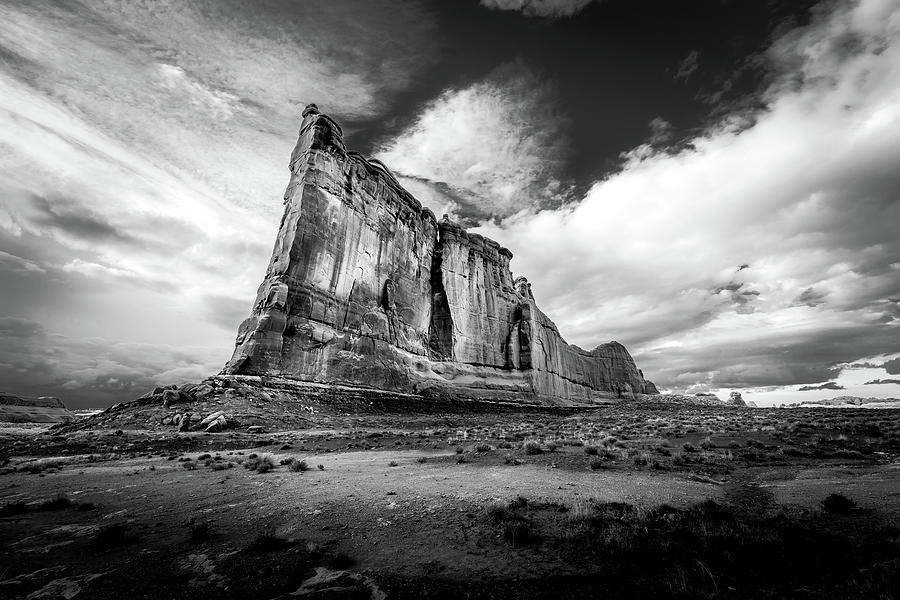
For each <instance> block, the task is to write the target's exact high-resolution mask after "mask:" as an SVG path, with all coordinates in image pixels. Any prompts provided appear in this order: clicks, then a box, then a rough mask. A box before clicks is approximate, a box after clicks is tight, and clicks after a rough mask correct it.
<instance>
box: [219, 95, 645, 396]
mask: <svg viewBox="0 0 900 600" xmlns="http://www.w3.org/2000/svg"><path fill="white" fill-rule="evenodd" d="M290 171H291V179H290V183H289V184H288V187H287V191H286V192H285V195H284V202H285V211H284V216H283V218H282V220H281V226H280V229H279V232H278V238H277V240H276V242H275V249H274V251H273V252H272V259H271V261H270V263H269V267H268V269H267V271H266V277H265V279H264V281H263V283H262V285H260V287H259V291H258V293H257V297H256V302H255V304H254V306H253V310H252V314H251V315H250V317H249V318H248V319H246V320H245V321H244V322H243V323H242V324H241V326H240V329H239V332H238V336H237V340H236V348H235V351H234V355H233V357H232V359H231V360H230V361H229V362H228V364H227V365H226V367H225V369H224V373H225V374H232V375H260V376H268V377H271V376H277V377H284V378H290V379H296V380H302V381H312V382H321V383H332V384H343V385H352V386H361V387H369V388H377V389H385V390H392V391H399V392H408V393H423V392H431V393H449V394H453V395H455V396H457V397H463V398H464V397H478V398H486V397H493V398H498V399H511V400H518V401H528V400H532V401H557V402H558V401H566V400H572V401H590V400H595V399H600V398H609V397H632V396H633V395H634V394H642V393H656V388H655V387H654V386H653V384H652V383H650V382H648V381H646V380H645V379H644V377H643V374H642V373H641V372H640V371H639V370H638V369H637V367H636V366H635V364H634V360H632V358H631V356H630V355H629V354H628V351H627V350H626V349H625V347H624V346H622V345H621V344H619V343H617V342H611V343H609V344H603V345H602V346H598V347H597V348H595V349H594V350H592V351H590V352H588V351H585V350H582V349H580V348H578V347H576V346H572V345H569V344H566V342H565V341H564V340H563V339H562V337H561V336H560V334H559V331H558V330H557V328H556V326H555V325H554V324H553V322H552V321H551V320H550V319H549V318H548V317H547V316H546V315H545V314H544V313H542V312H541V311H540V309H538V307H537V306H536V304H535V301H534V296H533V295H532V293H531V285H530V284H529V283H528V281H527V280H526V279H525V278H524V277H519V278H517V279H515V280H514V279H513V277H512V273H511V272H510V267H509V263H510V259H511V258H512V253H511V252H510V251H509V250H507V249H506V248H502V247H501V246H500V245H499V244H498V243H496V242H495V241H493V240H490V239H487V238H485V237H483V236H480V235H478V234H475V233H468V232H466V231H465V230H464V229H463V228H462V227H460V226H459V225H457V224H455V223H452V222H451V221H449V220H448V219H447V218H446V216H445V217H444V218H443V219H442V220H440V221H438V220H437V219H436V218H435V216H434V214H433V213H432V212H431V211H430V210H428V209H427V208H423V207H422V205H421V204H420V203H419V202H418V201H417V200H416V199H415V198H414V197H413V196H411V195H410V194H409V192H407V191H406V190H405V189H403V187H401V186H400V184H399V183H398V182H397V180H396V178H394V176H393V175H392V174H391V172H390V171H389V170H388V169H387V168H386V167H385V166H384V165H383V164H381V163H380V162H379V161H377V160H367V159H365V158H363V157H362V156H360V155H359V154H356V153H354V152H351V151H348V150H347V149H346V148H345V147H344V141H343V135H342V131H341V128H340V126H339V125H338V124H337V123H336V122H335V121H334V120H332V119H331V118H329V117H327V116H326V115H323V114H321V113H320V112H319V111H318V109H317V108H316V106H315V105H309V106H308V107H306V109H305V110H304V111H303V123H302V125H301V127H300V136H299V140H298V142H297V145H296V147H295V148H294V151H293V153H292V154H291V161H290Z"/></svg>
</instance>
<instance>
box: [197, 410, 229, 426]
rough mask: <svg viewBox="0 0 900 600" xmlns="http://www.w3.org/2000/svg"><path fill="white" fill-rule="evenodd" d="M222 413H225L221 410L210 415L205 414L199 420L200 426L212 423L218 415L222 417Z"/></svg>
mask: <svg viewBox="0 0 900 600" xmlns="http://www.w3.org/2000/svg"><path fill="white" fill-rule="evenodd" d="M224 415H225V413H224V412H223V411H221V410H220V411H217V412H214V413H212V414H211V415H209V416H207V417H206V418H205V419H203V420H202V421H200V426H201V427H202V426H204V425H209V424H210V423H212V422H213V421H215V420H217V419H218V418H219V417H222V416H224Z"/></svg>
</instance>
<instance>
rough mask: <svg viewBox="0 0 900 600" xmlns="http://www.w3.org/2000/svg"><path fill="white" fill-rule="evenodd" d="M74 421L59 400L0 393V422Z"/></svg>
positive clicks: (70, 413) (73, 417)
mask: <svg viewBox="0 0 900 600" xmlns="http://www.w3.org/2000/svg"><path fill="white" fill-rule="evenodd" d="M74 419H75V414H74V413H73V412H72V411H70V410H69V409H68V408H66V405H65V404H63V403H62V401H61V400H60V399H59V398H54V397H52V396H41V397H40V398H32V397H30V396H19V395H17V394H7V393H0V422H6V423H64V422H67V421H73V420H74Z"/></svg>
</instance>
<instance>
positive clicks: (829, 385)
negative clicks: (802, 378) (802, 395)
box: [797, 381, 846, 392]
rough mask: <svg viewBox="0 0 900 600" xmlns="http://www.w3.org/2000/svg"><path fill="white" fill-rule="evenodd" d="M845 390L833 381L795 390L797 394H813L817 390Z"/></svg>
mask: <svg viewBox="0 0 900 600" xmlns="http://www.w3.org/2000/svg"><path fill="white" fill-rule="evenodd" d="M843 389H846V388H845V387H844V386H842V385H838V384H837V383H835V382H833V381H829V382H826V383H823V384H821V385H804V386H803V387H800V388H797V391H798V392H813V391H817V390H843Z"/></svg>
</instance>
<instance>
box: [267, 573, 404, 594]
mask: <svg viewBox="0 0 900 600" xmlns="http://www.w3.org/2000/svg"><path fill="white" fill-rule="evenodd" d="M281 598H282V599H284V600H287V599H289V598H315V599H324V598H335V599H337V598H369V599H370V600H384V599H385V598H387V595H386V594H385V593H384V592H383V591H381V590H380V589H379V588H378V586H377V585H376V584H375V582H374V581H373V580H372V579H371V578H369V577H366V576H365V575H361V574H359V573H353V572H352V571H333V570H331V569H327V568H325V567H317V568H316V574H315V575H314V576H312V577H310V578H309V579H307V580H306V581H304V582H303V585H301V586H300V588H299V589H297V591H295V592H292V593H290V594H287V595H285V596H281Z"/></svg>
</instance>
